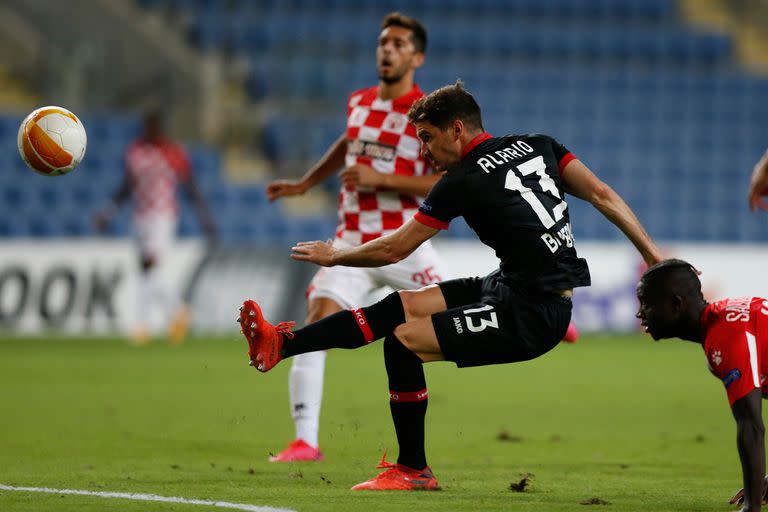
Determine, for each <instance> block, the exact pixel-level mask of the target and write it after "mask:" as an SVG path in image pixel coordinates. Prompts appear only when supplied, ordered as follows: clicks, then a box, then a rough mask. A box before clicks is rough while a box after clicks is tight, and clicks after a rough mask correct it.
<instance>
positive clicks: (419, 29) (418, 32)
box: [381, 12, 427, 53]
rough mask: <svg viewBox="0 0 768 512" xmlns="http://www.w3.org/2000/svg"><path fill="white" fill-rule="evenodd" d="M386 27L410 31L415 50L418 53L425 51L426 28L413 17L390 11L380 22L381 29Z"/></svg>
mask: <svg viewBox="0 0 768 512" xmlns="http://www.w3.org/2000/svg"><path fill="white" fill-rule="evenodd" d="M387 27H403V28H407V29H408V30H410V31H411V41H412V42H413V47H414V48H415V49H416V51H417V52H419V53H425V52H426V51H427V29H426V28H424V25H422V24H421V23H419V22H418V21H417V20H416V19H415V18H411V17H410V16H406V15H405V14H400V13H399V12H391V13H389V14H387V15H386V16H384V20H383V21H382V22H381V30H384V29H385V28H387Z"/></svg>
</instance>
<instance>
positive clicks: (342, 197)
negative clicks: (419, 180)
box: [336, 85, 428, 245]
mask: <svg viewBox="0 0 768 512" xmlns="http://www.w3.org/2000/svg"><path fill="white" fill-rule="evenodd" d="M422 96H424V93H423V92H422V91H421V89H419V87H418V86H416V85H414V86H413V89H411V91H410V92H409V93H408V94H406V95H404V96H401V97H399V98H396V99H394V100H382V99H380V98H379V87H378V86H376V87H371V88H368V89H363V90H360V91H356V92H353V93H352V94H351V95H350V97H349V101H348V103H347V156H346V162H345V164H346V166H347V167H351V166H353V165H355V164H364V165H368V166H370V167H373V168H374V169H375V170H377V171H379V172H381V173H384V174H400V175H404V176H422V175H424V174H425V173H426V172H427V171H428V169H427V167H428V166H427V165H426V163H425V161H424V159H423V158H422V157H421V155H420V143H419V139H418V138H416V128H415V127H414V126H413V124H411V123H410V122H409V121H408V116H407V113H408V109H409V108H411V105H412V104H413V102H414V101H416V100H417V99H419V98H421V97H422ZM418 208H419V200H418V199H417V198H416V197H415V196H412V195H408V194H399V193H397V192H392V191H387V190H376V189H372V188H365V187H354V186H351V187H342V189H341V193H340V194H339V225H338V228H337V231H336V237H337V238H341V239H342V240H344V241H345V242H347V243H350V244H353V245H360V244H362V243H365V242H368V241H370V240H374V239H376V238H379V237H380V236H382V235H387V234H389V233H392V232H393V231H395V230H396V229H397V228H399V227H400V226H402V225H403V223H405V222H406V221H407V220H409V219H410V218H411V217H413V216H414V214H415V213H416V211H417V210H418Z"/></svg>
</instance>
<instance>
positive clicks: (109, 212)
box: [93, 173, 131, 231]
mask: <svg viewBox="0 0 768 512" xmlns="http://www.w3.org/2000/svg"><path fill="white" fill-rule="evenodd" d="M129 197H131V180H130V178H128V174H127V173H125V174H124V176H123V181H122V182H121V183H120V187H119V188H118V189H117V190H116V191H115V193H114V194H113V196H112V199H111V200H110V201H109V203H107V205H106V206H104V208H102V209H101V210H99V212H98V213H97V214H96V216H95V217H94V219H93V225H94V228H96V231H104V230H105V229H107V226H108V225H109V223H110V222H111V221H112V217H114V216H115V214H116V213H117V211H118V210H119V209H120V207H121V206H122V205H123V203H125V202H126V201H127V200H128V198H129Z"/></svg>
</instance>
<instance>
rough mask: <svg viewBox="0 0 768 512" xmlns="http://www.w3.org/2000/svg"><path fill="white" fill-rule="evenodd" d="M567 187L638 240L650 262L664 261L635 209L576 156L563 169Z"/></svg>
mask: <svg viewBox="0 0 768 512" xmlns="http://www.w3.org/2000/svg"><path fill="white" fill-rule="evenodd" d="M563 183H564V185H565V191H566V192H568V193H569V194H571V195H574V196H576V197H578V198H579V199H583V200H585V201H588V202H590V203H592V206H594V207H595V208H597V210H598V211H600V213H602V214H603V215H605V217H606V218H607V219H608V220H610V221H611V222H612V223H613V224H615V225H616V227H618V228H619V229H620V230H621V231H622V232H623V233H624V234H625V235H626V236H627V238H629V240H630V241H631V242H632V243H633V244H634V246H635V247H636V248H637V250H638V251H640V254H641V255H642V257H643V259H644V260H645V262H646V263H647V264H648V265H653V264H655V263H658V262H660V261H661V260H662V259H664V258H663V256H662V255H661V251H660V250H659V248H658V247H656V244H655V243H654V242H653V240H651V237H650V236H648V233H647V232H646V231H645V228H643V225H642V224H640V221H639V220H638V218H637V216H635V213H634V212H633V211H632V209H631V208H630V207H629V206H628V205H627V203H625V202H624V200H623V199H622V198H621V196H620V195H619V194H617V193H616V192H615V191H614V190H613V189H612V188H611V187H610V186H608V184H606V183H604V182H602V181H601V180H600V179H598V177H597V176H595V175H594V174H593V173H592V171H590V170H589V168H587V166H586V165H584V164H583V163H582V162H581V161H580V160H578V159H575V160H572V161H571V162H570V163H569V164H568V165H566V166H565V169H563Z"/></svg>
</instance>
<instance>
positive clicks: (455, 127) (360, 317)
mask: <svg viewBox="0 0 768 512" xmlns="http://www.w3.org/2000/svg"><path fill="white" fill-rule="evenodd" d="M408 116H409V118H410V120H411V121H412V122H413V123H414V124H415V126H416V133H417V136H418V137H419V139H420V140H421V143H422V153H423V154H424V156H425V157H427V158H428V159H430V160H432V161H433V162H435V164H436V165H437V166H438V167H439V168H441V169H444V170H446V171H447V173H446V174H445V175H444V176H443V177H442V178H441V179H440V181H438V182H437V184H435V186H434V187H433V188H432V190H431V191H430V193H429V196H428V197H427V199H426V200H425V201H424V203H423V204H422V205H421V207H420V209H419V212H418V213H417V214H416V215H415V217H414V218H413V219H411V220H410V221H408V222H407V223H406V224H404V225H403V226H402V227H401V228H400V229H398V230H397V231H396V232H395V233H393V234H390V235H388V236H384V237H381V238H378V239H376V240H374V241H371V242H368V243H366V244H364V245H361V246H359V247H354V248H337V247H334V246H333V245H332V244H331V243H329V242H305V243H300V244H298V245H297V246H296V247H294V254H293V255H292V257H293V258H294V259H297V260H301V261H310V262H314V263H318V264H320V265H323V266H334V265H347V266H357V267H377V266H381V265H386V264H390V263H393V262H396V261H400V260H402V259H403V258H405V257H406V256H408V255H409V254H411V253H412V252H413V251H414V250H415V249H416V248H417V247H419V245H421V244H422V243H424V242H425V241H427V240H429V239H430V238H431V237H433V236H434V235H436V234H437V233H439V232H440V230H441V229H446V228H447V227H448V223H449V222H450V221H451V220H452V219H454V218H456V217H459V216H463V217H464V219H465V220H466V222H467V224H468V225H469V226H470V227H471V228H472V229H473V230H474V231H475V232H476V233H477V235H478V237H479V238H480V240H481V241H483V242H484V243H485V244H486V245H488V246H490V247H492V248H493V249H495V251H496V254H497V256H498V257H499V259H500V260H501V262H500V266H499V269H498V270H496V271H494V272H492V273H491V274H490V275H488V276H486V277H482V278H481V277H473V278H466V279H454V280H450V281H445V282H442V283H440V284H438V285H432V286H427V287H425V288H422V289H420V290H418V291H401V292H396V293H393V294H391V295H389V296H388V297H386V298H384V299H383V300H382V301H381V302H379V303H377V304H374V305H372V306H370V307H365V308H361V309H355V310H352V311H342V312H339V313H336V314H334V315H332V316H329V317H327V318H324V319H322V320H320V321H319V322H315V323H313V324H310V325H308V326H306V327H305V328H303V329H299V330H297V331H296V332H290V324H287V323H281V324H278V325H277V326H274V327H273V326H272V325H271V324H270V323H268V322H267V321H265V320H264V318H263V316H262V313H261V311H260V309H259V307H258V305H257V304H256V303H255V302H253V301H246V302H245V303H244V304H243V307H242V308H241V313H240V321H241V322H242V323H243V330H244V334H245V336H246V338H247V339H248V344H249V349H250V351H249V355H250V358H251V364H252V365H253V366H255V367H256V368H257V369H259V370H260V371H262V372H266V371H269V370H270V369H271V368H272V367H274V366H275V365H276V364H277V363H278V362H279V361H281V360H282V359H285V358H288V357H291V356H294V355H296V354H300V353H304V352H311V351H316V350H325V349H329V348H357V347H361V346H364V345H366V344H368V343H370V342H372V341H374V340H377V339H379V338H382V337H383V338H384V362H385V366H386V370H387V376H388V378H389V389H390V392H389V397H390V411H391V413H392V420H393V422H394V425H395V432H396V435H397V441H398V444H399V447H400V453H399V456H398V459H397V464H389V463H386V462H384V461H383V460H382V464H381V465H380V466H379V467H383V468H386V469H387V471H384V472H383V473H381V474H380V475H378V476H377V477H375V478H373V479H371V480H368V481H367V482H363V483H361V484H359V485H356V486H355V487H353V489H372V490H374V489H375V490H382V489H385V490H396V489H403V490H405V489H436V488H438V484H437V480H436V479H435V477H434V475H433V474H432V471H431V470H430V468H429V467H428V465H427V460H426V455H425V451H424V418H425V415H426V411H427V385H426V381H425V379H424V371H423V368H422V363H424V362H432V361H453V362H454V363H456V365H457V366H459V367H464V366H481V365H488V364H499V363H511V362H516V361H526V360H529V359H534V358H536V357H539V356H541V355H542V354H544V353H546V352H548V351H549V350H551V349H552V348H554V347H555V346H556V345H557V344H558V342H559V341H560V340H561V339H562V337H563V334H564V333H565V331H566V329H567V328H568V323H569V321H570V318H571V296H572V294H573V288H575V287H578V286H587V285H589V283H590V277H589V270H588V268H587V264H586V262H585V261H584V260H583V259H581V258H579V257H578V256H577V254H576V249H575V247H574V241H573V237H572V236H571V227H570V222H569V215H568V208H567V204H566V203H565V201H564V199H563V198H564V195H565V193H566V192H568V193H570V194H572V195H574V196H576V197H579V198H581V199H584V200H587V201H589V202H590V203H592V204H593V205H594V206H595V207H596V208H597V209H598V210H599V211H600V212H602V213H603V214H604V215H605V216H606V217H607V218H608V219H610V220H611V221H612V222H613V223H614V224H615V225H616V226H618V227H619V228H620V229H621V230H622V231H623V232H624V233H625V234H626V236H627V237H628V238H629V239H630V240H631V241H632V242H633V243H634V244H635V246H636V247H637V249H638V250H639V251H640V253H641V254H642V256H643V258H644V259H645V261H646V262H647V263H648V264H654V263H656V262H658V261H660V260H661V257H660V253H659V250H658V248H657V247H656V245H655V244H654V243H653V242H652V241H651V239H650V238H649V237H648V235H647V234H646V232H645V231H644V230H643V228H642V226H641V225H640V222H639V221H638V220H637V218H636V217H635V215H634V214H633V213H632V211H631V210H630V208H629V207H628V206H627V205H626V203H624V201H623V200H622V199H621V198H620V197H619V196H618V195H617V194H616V193H615V192H614V191H613V190H612V189H611V188H610V187H608V186H607V185H606V184H605V183H603V182H601V181H600V180H599V179H597V178H596V177H595V175H593V174H592V173H591V172H590V171H589V169H587V167H586V166H585V165H584V164H582V163H581V162H580V161H579V160H577V159H576V158H575V157H574V156H573V154H571V153H570V152H569V151H568V150H567V149H565V147H563V146H562V145H560V144H559V143H558V142H556V141H555V140H554V139H552V138H551V137H548V136H546V135H510V136H506V137H498V138H494V137H492V136H491V135H489V134H488V133H486V132H485V131H484V130H483V124H482V119H481V116H480V107H479V106H478V105H477V103H476V102H475V99H474V98H473V97H472V95H471V94H469V93H468V92H467V91H465V90H464V88H463V87H462V85H461V83H457V84H456V85H452V86H447V87H443V88H441V89H438V90H437V91H435V92H433V93H431V94H429V95H428V96H426V97H424V98H422V99H420V100H418V101H417V102H415V103H414V104H413V106H412V107H411V109H410V110H409V112H408Z"/></svg>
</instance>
